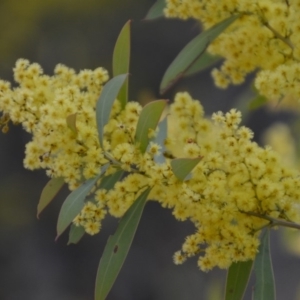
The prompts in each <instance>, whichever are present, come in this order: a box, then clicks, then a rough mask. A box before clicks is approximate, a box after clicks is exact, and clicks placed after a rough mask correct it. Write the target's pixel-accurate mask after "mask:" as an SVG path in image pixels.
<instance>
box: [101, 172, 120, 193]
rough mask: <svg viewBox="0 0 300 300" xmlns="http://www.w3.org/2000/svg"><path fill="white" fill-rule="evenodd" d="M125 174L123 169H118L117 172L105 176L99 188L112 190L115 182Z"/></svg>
mask: <svg viewBox="0 0 300 300" xmlns="http://www.w3.org/2000/svg"><path fill="white" fill-rule="evenodd" d="M123 174H124V171H123V170H119V171H116V172H115V173H113V174H111V175H108V176H105V177H103V179H102V180H101V183H100V185H99V189H105V190H110V189H112V188H113V187H114V185H115V183H116V182H117V181H119V179H120V178H121V177H122V175H123Z"/></svg>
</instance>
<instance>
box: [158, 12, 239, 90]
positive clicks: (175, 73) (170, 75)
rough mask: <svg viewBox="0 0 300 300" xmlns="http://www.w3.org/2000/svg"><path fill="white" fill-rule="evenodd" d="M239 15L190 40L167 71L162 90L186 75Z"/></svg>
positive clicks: (161, 86)
mask: <svg viewBox="0 0 300 300" xmlns="http://www.w3.org/2000/svg"><path fill="white" fill-rule="evenodd" d="M238 17H239V15H234V16H231V17H229V18H227V19H225V20H223V21H222V22H220V23H218V24H216V25H214V26H213V27H211V28H209V29H207V30H206V31H204V32H202V33H201V34H199V35H198V36H196V37H195V38H194V39H193V40H192V41H190V42H189V43H188V44H187V45H186V46H185V47H184V48H183V49H182V50H181V51H180V53H179V54H178V55H177V57H176V58H175V59H174V61H173V62H172V63H171V65H170V66H169V67H168V69H167V71H166V72H165V74H164V76H163V79H162V82H161V85H160V92H161V93H164V92H165V91H166V90H168V89H169V88H170V87H171V86H172V85H173V84H174V83H175V82H176V81H177V80H178V79H180V78H181V77H182V76H184V74H185V72H187V70H188V69H189V68H190V67H191V66H192V65H193V63H194V62H196V61H197V59H199V57H200V56H201V55H202V54H203V53H205V50H206V48H207V47H208V46H209V44H210V43H211V42H212V41H213V40H214V39H215V38H217V37H218V36H219V35H220V34H221V33H222V32H223V31H224V30H225V29H226V28H227V27H228V26H229V25H230V24H232V23H233V22H234V21H235V20H236V19H237V18H238Z"/></svg>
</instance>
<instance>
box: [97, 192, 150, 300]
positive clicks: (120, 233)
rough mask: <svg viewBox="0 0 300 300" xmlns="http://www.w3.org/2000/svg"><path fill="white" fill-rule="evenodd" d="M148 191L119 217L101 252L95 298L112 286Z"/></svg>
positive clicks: (103, 296)
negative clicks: (117, 224) (117, 223)
mask: <svg viewBox="0 0 300 300" xmlns="http://www.w3.org/2000/svg"><path fill="white" fill-rule="evenodd" d="M149 193H150V188H147V189H146V190H145V191H144V192H143V193H142V194H141V195H140V196H139V197H138V198H137V199H136V201H135V202H134V203H133V205H132V206H131V207H130V208H129V209H128V211H127V212H126V213H125V215H124V217H123V218H122V219H121V221H120V223H119V226H118V228H117V230H116V232H115V234H114V235H113V236H110V237H109V239H108V241H107V244H106V246H105V249H104V252H103V254H102V257H101V260H100V263H99V267H98V272H97V278H96V287H95V300H104V299H106V296H107V295H108V293H109V291H110V289H111V288H112V286H113V284H114V282H115V280H116V278H117V276H118V274H119V272H120V270H121V267H122V265H123V263H124V261H125V258H126V256H127V254H128V251H129V248H130V246H131V244H132V241H133V237H134V235H135V232H136V229H137V226H138V224H139V221H140V219H141V215H142V212H143V209H144V206H145V203H146V201H147V197H148V195H149Z"/></svg>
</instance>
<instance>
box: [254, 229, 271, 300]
mask: <svg viewBox="0 0 300 300" xmlns="http://www.w3.org/2000/svg"><path fill="white" fill-rule="evenodd" d="M258 250H259V253H258V254H257V255H256V259H255V262H254V271H255V277H256V281H255V286H254V292H253V300H275V299H276V296H275V281H274V274H273V267H272V261H271V253H270V230H266V232H264V233H263V236H262V238H261V244H260V246H259V249H258Z"/></svg>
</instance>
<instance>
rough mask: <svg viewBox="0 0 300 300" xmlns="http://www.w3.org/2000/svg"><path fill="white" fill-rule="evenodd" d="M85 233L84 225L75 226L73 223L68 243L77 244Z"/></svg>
mask: <svg viewBox="0 0 300 300" xmlns="http://www.w3.org/2000/svg"><path fill="white" fill-rule="evenodd" d="M84 234H85V230H84V228H83V227H82V226H75V225H74V224H72V225H71V227H70V232H69V240H68V245H70V244H77V243H78V242H79V241H80V240H81V238H82V237H83V236H84Z"/></svg>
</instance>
